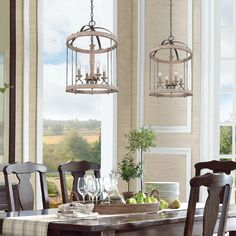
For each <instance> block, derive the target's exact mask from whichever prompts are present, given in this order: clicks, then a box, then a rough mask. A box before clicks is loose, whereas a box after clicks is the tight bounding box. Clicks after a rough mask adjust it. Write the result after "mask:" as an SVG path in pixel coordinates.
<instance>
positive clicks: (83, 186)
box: [78, 177, 88, 203]
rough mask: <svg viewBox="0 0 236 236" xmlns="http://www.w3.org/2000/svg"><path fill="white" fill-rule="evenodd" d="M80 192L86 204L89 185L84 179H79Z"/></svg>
mask: <svg viewBox="0 0 236 236" xmlns="http://www.w3.org/2000/svg"><path fill="white" fill-rule="evenodd" d="M78 192H79V194H80V195H81V196H82V198H83V203H84V202H85V196H86V195H87V194H88V190H87V185H86V182H85V178H84V177H79V178H78Z"/></svg>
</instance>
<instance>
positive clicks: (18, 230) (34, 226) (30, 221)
mask: <svg viewBox="0 0 236 236" xmlns="http://www.w3.org/2000/svg"><path fill="white" fill-rule="evenodd" d="M59 220H60V219H59V218H58V217H57V215H39V216H19V217H8V218H6V219H4V221H3V226H2V235H4V236H20V235H22V236H23V235H24V236H46V235H47V232H48V224H49V222H53V221H59Z"/></svg>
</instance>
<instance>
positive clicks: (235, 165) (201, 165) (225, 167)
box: [194, 160, 236, 203]
mask: <svg viewBox="0 0 236 236" xmlns="http://www.w3.org/2000/svg"><path fill="white" fill-rule="evenodd" d="M194 167H195V176H199V175H201V174H202V173H201V172H202V170H204V169H207V170H211V171H212V172H213V173H220V172H223V173H226V174H227V175H230V174H231V172H232V171H233V170H236V162H235V161H217V160H213V161H206V162H198V163H196V164H195V166H194ZM207 172H209V171H207ZM223 199H224V189H223V190H222V191H221V194H220V202H221V203H222V202H223ZM198 200H199V196H198Z"/></svg>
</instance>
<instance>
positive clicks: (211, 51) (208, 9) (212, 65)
mask: <svg viewBox="0 0 236 236" xmlns="http://www.w3.org/2000/svg"><path fill="white" fill-rule="evenodd" d="M217 6H218V7H217ZM218 8H219V0H209V1H205V0H201V139H200V140H201V155H200V161H208V160H213V159H219V118H218V117H219V88H218V86H217V84H219V83H217V82H218V81H219V78H220V77H219V76H217V74H218V75H219V73H217V72H216V70H217V68H218V69H219V67H218V66H216V65H217V58H219V55H217V53H219V50H218V49H219V48H220V47H219V45H217V44H216V42H219V38H217V37H220V35H219V32H218V30H217V29H216V27H215V26H216V17H215V16H216V15H217V12H218V11H219V9H218ZM217 80H218V81H217Z"/></svg>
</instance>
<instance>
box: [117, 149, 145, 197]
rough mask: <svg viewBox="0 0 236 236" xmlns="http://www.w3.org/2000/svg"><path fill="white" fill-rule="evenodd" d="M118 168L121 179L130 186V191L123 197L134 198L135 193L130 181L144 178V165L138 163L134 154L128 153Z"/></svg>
mask: <svg viewBox="0 0 236 236" xmlns="http://www.w3.org/2000/svg"><path fill="white" fill-rule="evenodd" d="M118 167H119V173H120V176H121V178H122V179H123V180H125V181H126V182H127V185H128V191H127V192H125V193H123V195H124V197H125V198H129V197H132V195H133V192H131V191H130V180H131V179H135V178H140V177H141V176H142V174H143V171H142V163H141V162H138V163H136V162H135V161H134V158H133V155H132V153H127V154H126V155H125V157H124V159H123V160H122V161H121V162H120V163H119V165H118Z"/></svg>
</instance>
